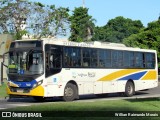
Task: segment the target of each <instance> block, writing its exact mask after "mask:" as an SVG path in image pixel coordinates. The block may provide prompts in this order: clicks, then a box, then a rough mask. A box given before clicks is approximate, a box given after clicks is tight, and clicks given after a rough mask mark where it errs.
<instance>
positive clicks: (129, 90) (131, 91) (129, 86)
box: [124, 81, 135, 97]
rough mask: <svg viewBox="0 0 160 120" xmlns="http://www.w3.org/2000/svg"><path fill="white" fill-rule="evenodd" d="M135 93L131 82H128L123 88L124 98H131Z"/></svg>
mask: <svg viewBox="0 0 160 120" xmlns="http://www.w3.org/2000/svg"><path fill="white" fill-rule="evenodd" d="M134 93H135V88H134V84H133V82H131V81H128V82H127V84H126V87H125V93H124V94H125V96H126V97H131V96H133V94H134Z"/></svg>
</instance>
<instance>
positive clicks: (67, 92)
mask: <svg viewBox="0 0 160 120" xmlns="http://www.w3.org/2000/svg"><path fill="white" fill-rule="evenodd" d="M77 96H78V90H77V86H76V85H74V84H72V83H67V85H66V87H65V89H64V95H63V100H64V101H73V100H75V99H76V98H77Z"/></svg>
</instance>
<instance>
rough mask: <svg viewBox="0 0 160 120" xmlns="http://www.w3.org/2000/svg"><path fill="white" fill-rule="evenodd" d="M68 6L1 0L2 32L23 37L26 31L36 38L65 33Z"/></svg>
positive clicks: (0, 30) (20, 0)
mask: <svg viewBox="0 0 160 120" xmlns="http://www.w3.org/2000/svg"><path fill="white" fill-rule="evenodd" d="M68 12H69V9H68V8H62V7H60V8H56V7H55V6H54V5H51V6H49V5H43V4H42V3H40V2H29V1H27V0H3V1H0V32H1V33H11V34H13V35H14V36H15V39H21V38H22V36H23V35H24V34H26V33H31V34H34V37H35V38H41V37H48V36H51V37H55V36H57V35H65V33H66V29H67V25H68V26H69V22H68V17H69V14H68Z"/></svg>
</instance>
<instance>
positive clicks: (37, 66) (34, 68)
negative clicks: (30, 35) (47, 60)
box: [8, 49, 44, 75]
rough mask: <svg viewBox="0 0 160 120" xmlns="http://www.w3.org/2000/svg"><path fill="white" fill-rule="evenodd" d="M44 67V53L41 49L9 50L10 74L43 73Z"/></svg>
mask: <svg viewBox="0 0 160 120" xmlns="http://www.w3.org/2000/svg"><path fill="white" fill-rule="evenodd" d="M43 67H44V65H43V54H42V51H40V50H33V49H31V50H26V51H25V50H23V51H18V50H17V51H12V52H9V66H8V68H9V74H21V75H23V74H29V75H35V74H42V73H43V71H44V68H43Z"/></svg>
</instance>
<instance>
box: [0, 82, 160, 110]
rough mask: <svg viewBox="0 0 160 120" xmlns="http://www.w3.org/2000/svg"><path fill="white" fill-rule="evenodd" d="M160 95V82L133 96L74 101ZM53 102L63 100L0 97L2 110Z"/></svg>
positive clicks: (88, 98)
mask: <svg viewBox="0 0 160 120" xmlns="http://www.w3.org/2000/svg"><path fill="white" fill-rule="evenodd" d="M153 97H160V82H159V86H158V87H157V88H153V89H150V90H148V91H138V92H136V94H135V95H134V96H133V97H124V96H122V95H120V94H117V93H115V94H109V95H108V96H107V97H101V98H100V97H96V96H95V95H85V96H80V99H79V100H76V101H74V102H94V101H98V100H99V101H102V100H120V99H138V98H153ZM53 102H63V101H62V100H61V99H59V98H53V99H48V100H46V102H36V101H35V100H34V99H33V98H11V99H9V98H0V110H4V109H8V108H14V107H19V106H31V105H39V104H47V103H53Z"/></svg>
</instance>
